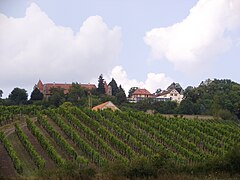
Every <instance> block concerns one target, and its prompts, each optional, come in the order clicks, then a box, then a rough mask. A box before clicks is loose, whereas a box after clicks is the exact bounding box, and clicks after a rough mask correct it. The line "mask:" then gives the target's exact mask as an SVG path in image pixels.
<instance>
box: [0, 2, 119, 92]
mask: <svg viewBox="0 0 240 180" xmlns="http://www.w3.org/2000/svg"><path fill="white" fill-rule="evenodd" d="M0 27H1V28H0V64H1V71H0V82H1V84H0V86H1V87H0V89H3V90H4V88H5V89H7V88H9V87H16V86H21V85H23V83H24V85H25V86H27V87H28V86H33V85H34V83H36V81H37V80H38V79H39V78H41V79H42V80H43V81H50V82H52V81H58V82H59V81H60V82H64V81H67V82H69V81H70V82H72V81H78V82H82V83H84V82H86V81H89V80H90V79H91V78H93V77H96V78H97V77H98V75H99V74H100V73H102V72H106V71H108V70H111V69H112V67H113V65H114V64H115V63H116V60H117V59H118V55H119V52H120V50H121V46H122V37H121V36H122V34H121V29H120V28H119V27H113V28H112V29H110V28H109V27H108V26H107V25H106V23H105V22H104V21H103V19H102V17H101V16H97V15H96V16H91V17H89V18H87V19H86V20H85V21H84V22H83V24H82V26H81V28H80V30H79V32H77V33H74V32H73V30H72V29H71V28H68V27H63V26H57V25H56V24H55V23H54V22H53V21H52V20H51V19H50V18H49V17H48V16H47V15H46V14H45V13H44V12H43V11H41V9H40V8H39V7H38V6H37V5H36V4H35V3H32V4H31V5H30V7H28V8H27V9H26V15H25V17H23V18H13V17H7V16H5V15H4V14H1V13H0ZM5 96H6V94H5Z"/></svg>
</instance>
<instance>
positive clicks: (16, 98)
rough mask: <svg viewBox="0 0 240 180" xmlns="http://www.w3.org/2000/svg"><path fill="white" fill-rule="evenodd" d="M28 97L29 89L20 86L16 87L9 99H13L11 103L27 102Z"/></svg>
mask: <svg viewBox="0 0 240 180" xmlns="http://www.w3.org/2000/svg"><path fill="white" fill-rule="evenodd" d="M27 98H28V94H27V91H26V90H25V89H20V88H14V89H13V90H12V92H11V93H10V94H9V96H8V99H9V100H10V101H11V103H12V104H16V105H20V104H26V103H27Z"/></svg>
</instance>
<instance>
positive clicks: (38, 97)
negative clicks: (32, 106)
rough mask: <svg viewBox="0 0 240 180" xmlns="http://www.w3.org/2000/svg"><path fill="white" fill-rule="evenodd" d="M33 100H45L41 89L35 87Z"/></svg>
mask: <svg viewBox="0 0 240 180" xmlns="http://www.w3.org/2000/svg"><path fill="white" fill-rule="evenodd" d="M30 100H31V101H37V100H40V101H41V100H43V94H42V93H41V92H40V91H39V89H38V88H35V89H34V90H33V92H32V94H31V98H30Z"/></svg>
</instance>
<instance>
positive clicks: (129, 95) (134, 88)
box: [128, 87, 138, 98]
mask: <svg viewBox="0 0 240 180" xmlns="http://www.w3.org/2000/svg"><path fill="white" fill-rule="evenodd" d="M137 89H138V87H131V88H130V89H129V91H128V97H129V98H130V97H131V96H132V94H133V93H134V92H135V91H136V90H137Z"/></svg>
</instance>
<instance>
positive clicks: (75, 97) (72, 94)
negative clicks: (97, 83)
mask: <svg viewBox="0 0 240 180" xmlns="http://www.w3.org/2000/svg"><path fill="white" fill-rule="evenodd" d="M85 96H86V93H85V91H84V89H83V88H82V87H81V86H80V85H79V84H78V83H72V86H71V87H70V89H69V92H68V100H69V101H70V102H72V103H77V102H78V101H79V100H80V98H82V97H85Z"/></svg>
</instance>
